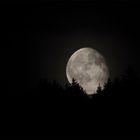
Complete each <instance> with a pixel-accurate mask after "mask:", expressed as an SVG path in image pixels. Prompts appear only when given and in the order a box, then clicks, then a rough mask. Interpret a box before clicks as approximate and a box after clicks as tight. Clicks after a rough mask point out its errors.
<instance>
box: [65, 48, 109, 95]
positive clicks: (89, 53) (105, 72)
mask: <svg viewBox="0 0 140 140" xmlns="http://www.w3.org/2000/svg"><path fill="white" fill-rule="evenodd" d="M66 76H67V79H68V81H69V83H72V79H73V78H74V79H75V80H76V81H77V82H78V83H79V85H80V86H81V87H82V88H83V89H84V90H85V92H86V93H87V94H89V95H90V94H94V93H95V92H96V90H97V88H98V86H99V85H100V86H101V87H102V88H103V85H104V83H105V82H107V80H108V78H109V69H108V67H107V64H106V61H105V58H104V57H103V56H102V55H101V54H100V53H99V52H98V51H96V50H95V49H92V48H81V49H79V50H77V51H76V52H75V53H73V54H72V56H71V57H70V58H69V60H68V63H67V66H66Z"/></svg>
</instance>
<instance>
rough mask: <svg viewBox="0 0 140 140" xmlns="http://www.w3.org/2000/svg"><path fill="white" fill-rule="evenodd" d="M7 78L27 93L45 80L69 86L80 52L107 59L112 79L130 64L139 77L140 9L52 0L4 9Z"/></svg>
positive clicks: (133, 5)
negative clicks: (70, 68) (71, 65)
mask: <svg viewBox="0 0 140 140" xmlns="http://www.w3.org/2000/svg"><path fill="white" fill-rule="evenodd" d="M1 15H2V16H1V23H2V25H1V28H2V31H1V34H2V38H1V51H0V57H1V60H0V61H1V69H2V72H1V79H2V80H5V81H7V82H8V85H9V89H10V90H11V89H15V88H16V90H21V89H22V90H23V91H24V90H25V89H26V88H29V87H33V86H35V85H36V84H37V83H38V82H39V80H40V79H48V80H49V81H52V80H56V81H58V82H59V83H60V84H62V85H63V84H64V83H67V79H66V71H65V70H66V64H67V61H68V59H69V57H70V56H71V55H72V54H73V53H74V52H75V51H76V50H78V49H79V48H82V47H91V48H94V49H96V50H97V51H99V52H100V53H101V54H102V55H103V56H104V57H105V58H106V62H107V64H108V67H109V70H110V77H111V78H114V77H117V76H118V75H120V74H122V73H123V72H124V70H125V69H126V68H127V67H128V65H130V66H133V67H134V69H135V70H136V71H137V72H138V73H139V70H140V65H139V59H140V55H139V51H140V48H139V34H140V21H139V15H140V10H139V5H138V4H137V3H132V2H131V3H130V2H128V1H126V0H124V1H119V2H117V1H116V2H111V1H108V2H102V1H100V2H95V1H92V2H91V1H89V2H87V1H86V2H84V1H83V2H79V1H77V2H76V1H73V2H70V1H67V2H63V1H61V2H56V1H48V2H46V3H43V4H5V5H2V8H1Z"/></svg>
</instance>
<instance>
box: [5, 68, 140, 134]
mask: <svg viewBox="0 0 140 140" xmlns="http://www.w3.org/2000/svg"><path fill="white" fill-rule="evenodd" d="M3 84H4V83H3ZM139 85H140V79H139V77H138V76H137V74H136V73H135V71H134V70H133V68H128V69H127V70H126V71H125V73H124V74H122V75H121V76H120V77H118V78H116V79H114V80H111V79H108V81H107V82H106V83H105V84H104V88H102V87H100V86H99V87H98V89H97V91H96V93H95V94H92V95H90V96H89V95H87V94H86V92H85V91H84V90H83V88H82V87H81V86H80V85H79V84H78V83H77V82H76V80H75V79H73V82H72V84H71V85H69V84H66V85H65V87H62V86H60V85H59V84H58V83H57V82H56V81H53V82H48V81H47V80H40V83H39V84H38V86H37V87H35V88H30V89H27V91H26V92H25V93H24V95H23V96H22V98H21V97H19V96H18V97H14V96H9V97H8V98H7V97H6V98H5V99H6V100H5V101H6V103H7V104H6V105H7V106H8V107H4V110H6V112H8V114H7V113H6V114H7V115H6V117H5V118H3V120H5V121H3V122H6V123H4V125H3V131H4V130H6V131H4V132H3V133H8V134H10V135H14V136H15V135H17V134H18V135H20V136H21V135H29V136H44V135H46V134H50V135H55V136H56V135H57V136H58V135H61V136H64V135H70V136H73V135H76V136H83V135H84V136H85V135H86V136H89V135H90V136H97V135H98V136H99V135H101V136H106V135H107V136H112V135H117V136H118V135H119V136H120V135H123V136H124V135H125V136H128V135H136V134H137V135H139V134H140V133H139V126H140V121H139V120H140V115H139V107H140V95H139ZM3 88H4V89H6V85H5V86H3ZM7 95H9V94H6V96H7ZM5 101H3V102H4V103H5ZM9 108H10V109H9ZM9 114H12V115H13V114H14V115H13V116H14V117H11V115H9ZM9 116H10V119H9ZM16 116H18V117H16ZM11 120H12V121H11ZM7 126H8V127H7ZM13 126H16V128H15V129H13ZM5 127H6V128H5ZM4 128H5V129H4ZM21 130H22V131H21Z"/></svg>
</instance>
